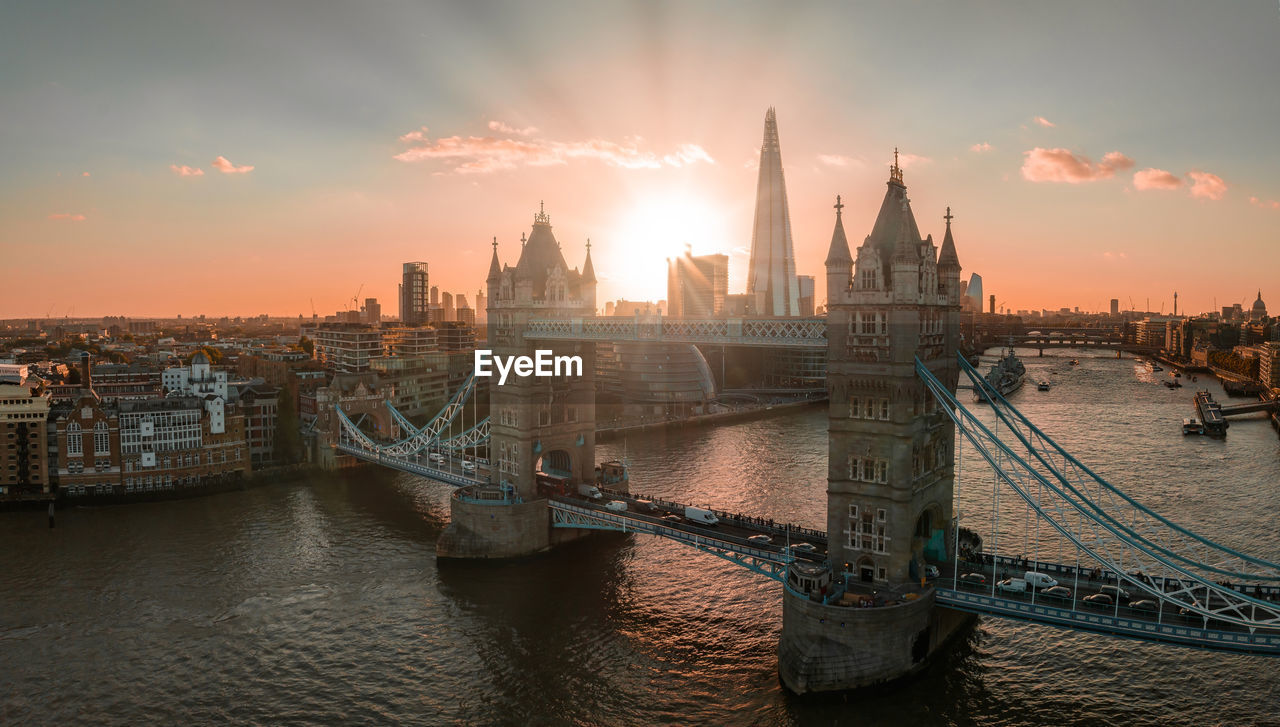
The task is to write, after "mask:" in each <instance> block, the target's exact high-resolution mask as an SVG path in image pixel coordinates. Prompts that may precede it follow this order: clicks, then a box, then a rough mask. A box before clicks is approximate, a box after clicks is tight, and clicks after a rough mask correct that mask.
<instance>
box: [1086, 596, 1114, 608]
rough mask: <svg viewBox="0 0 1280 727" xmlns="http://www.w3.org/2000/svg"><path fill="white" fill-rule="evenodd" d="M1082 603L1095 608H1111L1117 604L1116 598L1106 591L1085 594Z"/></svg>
mask: <svg viewBox="0 0 1280 727" xmlns="http://www.w3.org/2000/svg"><path fill="white" fill-rule="evenodd" d="M1081 603H1083V604H1084V605H1086V606H1093V607H1094V608H1111V607H1112V606H1114V605H1116V602H1115V600H1114V599H1113V598H1111V596H1109V595H1107V594H1105V593H1093V594H1090V595H1088V596H1085V597H1084V600H1083V601H1081Z"/></svg>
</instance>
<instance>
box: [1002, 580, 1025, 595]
mask: <svg viewBox="0 0 1280 727" xmlns="http://www.w3.org/2000/svg"><path fill="white" fill-rule="evenodd" d="M996 590H997V591H1000V592H1002V593H1026V592H1027V582H1026V581H1024V580H1022V579H1021V578H1006V579H1004V580H1003V581H1000V582H999V583H997V584H996Z"/></svg>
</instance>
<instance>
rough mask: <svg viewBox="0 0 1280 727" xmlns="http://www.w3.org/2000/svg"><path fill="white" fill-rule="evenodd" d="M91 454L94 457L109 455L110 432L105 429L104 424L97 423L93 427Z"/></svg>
mask: <svg viewBox="0 0 1280 727" xmlns="http://www.w3.org/2000/svg"><path fill="white" fill-rule="evenodd" d="M93 453H94V454H95V455H102V454H110V453H111V432H110V431H109V430H108V429H107V423H106V422H101V421H100V422H98V423H97V424H94V425H93Z"/></svg>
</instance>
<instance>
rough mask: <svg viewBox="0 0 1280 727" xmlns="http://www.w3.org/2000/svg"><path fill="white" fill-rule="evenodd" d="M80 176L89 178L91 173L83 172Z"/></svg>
mask: <svg viewBox="0 0 1280 727" xmlns="http://www.w3.org/2000/svg"><path fill="white" fill-rule="evenodd" d="M80 176H82V177H87V176H89V173H88V172H81V174H80Z"/></svg>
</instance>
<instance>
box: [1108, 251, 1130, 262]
mask: <svg viewBox="0 0 1280 727" xmlns="http://www.w3.org/2000/svg"><path fill="white" fill-rule="evenodd" d="M1102 257H1103V258H1104V259H1106V260H1127V259H1129V255H1128V254H1127V253H1123V252H1112V251H1110V250H1108V251H1106V252H1104V253H1102Z"/></svg>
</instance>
